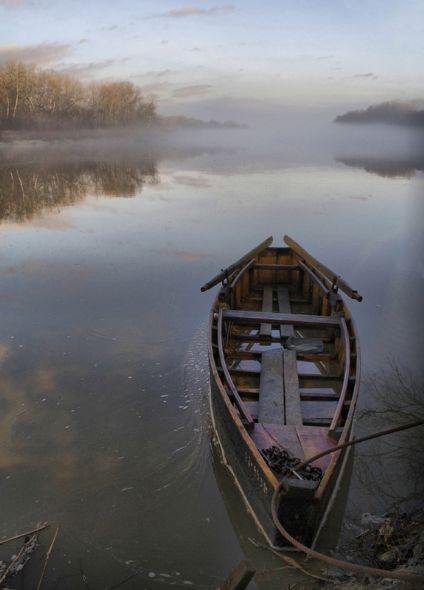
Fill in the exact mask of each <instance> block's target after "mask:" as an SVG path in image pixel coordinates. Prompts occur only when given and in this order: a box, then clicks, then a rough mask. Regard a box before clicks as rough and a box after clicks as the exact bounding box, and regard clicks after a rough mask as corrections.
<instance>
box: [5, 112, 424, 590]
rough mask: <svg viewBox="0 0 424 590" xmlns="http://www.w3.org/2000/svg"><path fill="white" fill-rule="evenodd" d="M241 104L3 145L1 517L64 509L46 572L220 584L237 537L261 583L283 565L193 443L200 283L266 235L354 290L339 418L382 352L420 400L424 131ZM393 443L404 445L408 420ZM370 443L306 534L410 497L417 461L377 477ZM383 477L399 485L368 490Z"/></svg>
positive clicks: (368, 404) (210, 458)
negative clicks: (219, 114) (263, 113)
mask: <svg viewBox="0 0 424 590" xmlns="http://www.w3.org/2000/svg"><path fill="white" fill-rule="evenodd" d="M240 119H242V114H241V115H240ZM241 122H243V121H241ZM247 122H248V123H249V128H247V129H240V130H234V131H230V130H216V131H210V130H204V131H202V130H196V131H190V130H180V131H172V132H161V133H154V132H152V131H150V132H146V131H143V130H132V131H131V132H128V131H124V130H122V131H120V132H117V131H114V132H113V133H112V132H98V133H96V134H94V135H89V136H88V135H85V136H84V137H78V136H74V137H70V138H68V139H66V140H59V139H57V138H55V137H53V136H52V137H50V138H49V139H48V140H38V139H32V140H21V141H16V142H7V143H6V142H4V143H3V144H0V248H1V250H0V272H1V276H2V288H1V291H0V306H1V310H0V312H1V315H2V331H1V335H0V364H1V369H2V371H1V376H0V386H1V390H2V396H1V399H0V408H1V410H2V413H1V416H0V437H1V438H0V440H1V444H2V453H1V454H0V479H1V481H2V485H1V486H0V505H1V506H2V516H3V518H2V528H1V535H4V536H10V535H12V534H13V533H14V532H15V531H20V530H26V529H28V528H30V527H31V526H32V525H33V524H36V523H37V522H38V521H41V520H48V521H49V522H51V523H52V526H56V525H60V538H59V539H58V548H59V549H58V551H56V552H55V553H54V554H53V555H52V558H51V567H50V566H49V571H48V573H47V576H46V581H45V582H46V583H45V587H46V588H56V587H59V588H65V589H66V588H69V589H73V588H76V589H79V588H86V587H87V583H88V584H89V586H90V588H92V589H97V588H107V587H109V586H112V585H113V584H118V583H119V582H121V581H122V580H124V579H126V578H129V577H130V576H134V577H133V578H131V579H130V580H129V581H128V582H127V583H126V584H125V586H124V587H125V588H134V589H135V588H168V587H169V585H171V584H172V585H177V586H185V587H187V586H190V585H191V586H193V587H196V588H197V587H199V588H216V587H217V586H218V585H219V584H220V583H221V582H222V580H223V579H224V578H225V577H226V575H227V574H228V573H229V571H230V570H231V569H232V568H233V567H234V565H235V564H236V563H237V562H238V561H239V560H240V559H241V558H242V557H243V556H244V555H248V556H249V558H250V559H252V560H253V562H254V564H255V565H256V567H257V569H258V570H259V572H260V574H259V575H258V582H257V583H258V585H259V587H261V588H273V587H275V584H276V580H281V570H280V569H279V568H280V567H281V566H282V565H284V564H281V562H280V561H279V560H278V559H277V558H275V557H274V556H272V554H270V553H268V552H266V551H264V550H262V549H260V548H258V547H255V546H254V545H253V544H252V543H251V542H250V541H249V539H254V540H256V541H257V542H258V543H262V540H261V538H260V535H259V533H258V532H257V531H256V529H255V528H254V526H253V525H252V523H251V522H250V521H249V519H248V518H247V516H246V514H245V512H244V509H243V507H242V504H241V502H240V498H239V497H238V496H237V492H236V491H235V490H234V487H233V486H232V484H231V480H230V479H229V478H228V474H227V473H226V471H225V469H223V466H222V465H221V464H220V462H219V458H217V457H216V456H215V455H214V454H213V453H212V452H211V449H210V444H209V435H208V412H209V409H208V403H207V393H208V367H207V355H206V321H207V316H208V311H209V307H210V305H211V302H212V299H213V296H214V293H213V292H208V293H206V294H200V291H199V287H200V285H201V284H203V283H204V282H205V281H206V280H207V279H208V278H210V277H211V276H213V275H215V274H216V272H217V271H219V269H221V268H223V267H225V266H226V265H227V263H231V262H232V261H233V260H234V259H236V258H238V257H239V256H240V255H242V254H243V253H244V252H245V251H247V250H248V249H250V248H251V247H252V246H254V245H255V244H256V243H258V242H260V241H261V240H262V239H264V238H265V237H267V236H268V235H274V243H275V244H277V245H278V244H281V243H282V236H283V235H284V234H286V233H287V234H289V235H291V236H292V237H293V238H294V239H296V240H297V241H299V242H300V243H301V244H302V245H304V247H305V248H306V249H308V250H309V251H310V252H311V253H313V254H314V255H315V256H316V257H317V258H318V259H319V260H322V261H323V262H324V263H326V264H327V265H328V266H329V267H330V268H334V270H335V271H337V272H338V273H340V274H341V275H342V276H343V277H344V278H345V279H346V280H347V281H348V282H349V283H350V284H352V285H353V287H354V288H355V289H358V290H359V291H360V292H361V293H362V294H363V296H364V300H363V302H362V303H360V304H359V303H356V302H351V304H350V308H351V310H352V313H353V317H354V319H355V321H356V324H357V328H358V333H359V338H360V342H361V348H362V363H363V386H362V390H361V397H360V403H359V412H358V417H359V420H358V421H357V424H356V434H358V435H360V434H363V433H366V432H369V431H370V430H371V429H372V428H374V426H373V419H374V418H375V416H374V415H373V412H374V413H375V411H376V410H377V409H378V408H379V404H380V399H379V395H380V393H381V392H380V393H379V391H380V389H381V388H382V390H383V391H384V383H385V382H386V383H391V384H392V385H393V384H395V383H396V379H398V378H399V372H398V369H397V368H400V370H401V372H402V374H403V375H407V376H408V379H409V378H410V379H413V380H414V382H415V383H416V386H413V385H411V388H412V390H413V389H414V387H416V389H417V390H418V392H419V395H418V396H415V397H414V396H413V395H412V397H411V394H410V393H408V391H409V390H410V389H411V388H410V389H408V388H407V391H406V393H405V396H406V398H407V399H413V403H414V404H416V405H418V409H417V412H420V411H422V403H423V400H422V383H423V378H424V376H423V370H422V361H421V356H422V350H423V348H424V337H423V331H422V324H423V319H424V318H423V310H422V292H423V282H424V266H423V259H422V252H423V251H424V248H423V245H424V244H423V229H422V220H423V209H424V206H423V203H424V191H423V188H424V184H423V179H424V157H423V153H424V151H423V150H422V149H421V148H422V146H423V143H422V137H421V136H420V135H419V134H418V133H416V132H412V131H406V130H403V129H400V128H394V127H374V126H369V127H354V126H350V125H335V124H332V123H331V118H330V117H328V119H325V122H324V123H321V122H318V118H317V117H316V116H311V117H309V116H306V115H304V116H302V117H301V116H300V114H297V113H294V114H293V116H292V117H291V118H290V117H287V116H286V118H285V120H281V121H280V120H278V119H277V120H275V119H274V124H273V125H270V124H269V121H268V122H267V121H265V119H262V120H261V121H255V120H252V121H251V122H250V121H247ZM396 367H397V368H396ZM376 380H377V381H378V383H379V384H380V389H376V388H375V387H374V386H373V384H375V382H376ZM385 380H386V381H385ZM408 396H409V397H408ZM408 403H409V402H408ZM411 403H412V402H411ZM420 405H421V406H420ZM411 407H412V406H411ZM420 407H421V409H420ZM386 409H387V408H386ZM361 412H363V413H366V420H365V417H364V418H361ZM377 417H378V416H377ZM388 419H389V418H388ZM390 420H395V418H393V415H390ZM377 422H378V421H377ZM378 426H380V424H379V423H378ZM408 445H410V447H408ZM402 446H403V448H406V452H407V454H408V453H409V454H411V453H412V452H419V451H417V441H416V437H415V438H414V439H413V438H412V437H411V438H409V439H408V438H404V439H402ZM418 448H419V447H418ZM380 451H381V448H380V446H378V445H375V446H373V445H372V444H369V445H367V446H366V448H364V449H362V448H359V449H358V450H357V451H356V453H355V458H354V459H355V460H354V462H353V466H352V478H351V482H350V483H351V485H350V487H349V485H348V484H349V481H348V482H346V483H345V485H344V488H343V490H342V494H341V498H340V500H339V509H338V510H339V514H338V516H339V518H338V519H337V518H335V519H334V522H332V523H330V525H329V527H328V530H327V531H326V533H325V538H324V539H323V543H324V544H327V545H328V544H331V543H332V542H333V539H334V538H337V536H338V533H339V529H340V528H341V533H342V537H346V536H347V535H348V534H350V532H351V531H352V530H356V529H355V528H354V527H355V526H357V525H358V524H359V523H360V520H361V515H362V514H363V513H364V512H371V513H382V512H384V511H385V510H387V509H389V508H390V507H392V506H393V504H394V503H396V502H399V501H400V500H401V496H402V495H403V497H405V498H408V499H409V502H410V503H412V504H413V503H414V501H416V497H417V490H418V491H420V487H419V486H420V485H421V484H420V482H419V480H418V477H415V478H414V475H415V476H418V471H417V470H416V471H415V474H414V470H413V469H411V465H410V464H405V462H404V461H403V460H401V458H399V457H397V455H396V453H394V455H393V458H392V460H391V462H390V467H389V473H385V470H386V468H387V464H386V463H385V462H384V461H381V460H379V459H375V461H374V462H373V460H372V455H373V453H376V452H380ZM369 455H370V456H371V457H369ZM364 464H365V465H366V468H364ZM370 465H371V466H372V467H371V469H370V468H369V466H370ZM391 474H394V476H395V478H396V479H398V480H399V481H401V482H402V486H399V487H401V488H402V489H398V490H390V493H387V495H385V491H386V492H389V490H388V488H385V490H384V489H383V490H382V491H381V493H379V494H375V493H374V486H375V481H377V480H378V481H379V482H381V481H383V477H387V478H388V479H390V475H391ZM373 478H375V479H373ZM395 487H396V486H395ZM346 498H347V500H346ZM344 501H347V509H346V513H345V517H344V520H343V524H342V523H341V515H342V514H343V508H344V506H343V504H344ZM405 505H407V503H406V504H405ZM233 525H234V526H233ZM349 527H350V528H349ZM59 540H60V544H59ZM43 543H45V545H47V544H48V541H47V536H46V537H45V538H43ZM1 558H2V554H0V559H1ZM36 566H37V564H31V563H30V564H29V565H28V576H29V578H30V577H31V572H32V571H34V572H35V571H38V570H37V567H36ZM31 568H33V569H31ZM284 571H285V576H286V575H287V578H285V580H286V581H287V583H289V582H291V583H295V582H296V583H299V581H300V580H299V577H298V576H297V575H296V574H295V573H292V572H290V571H289V570H284ZM33 575H35V574H33ZM309 581H310V580H309Z"/></svg>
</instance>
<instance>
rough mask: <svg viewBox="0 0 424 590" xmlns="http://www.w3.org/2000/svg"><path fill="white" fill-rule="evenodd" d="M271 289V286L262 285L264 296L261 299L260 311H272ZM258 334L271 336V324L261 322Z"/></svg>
mask: <svg viewBox="0 0 424 590" xmlns="http://www.w3.org/2000/svg"><path fill="white" fill-rule="evenodd" d="M272 301H273V290H272V288H271V287H264V296H263V299H262V311H267V312H272ZM259 334H260V336H271V334H272V325H271V324H261V326H260V329H259Z"/></svg>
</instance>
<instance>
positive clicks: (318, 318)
mask: <svg viewBox="0 0 424 590" xmlns="http://www.w3.org/2000/svg"><path fill="white" fill-rule="evenodd" d="M288 239H289V240H290V238H288ZM293 245H294V246H295V247H296V246H298V245H297V244H296V243H295V242H293ZM298 248H299V250H295V249H294V247H268V248H266V249H265V250H264V251H262V252H261V253H260V254H258V255H257V256H255V257H254V258H252V259H250V260H249V261H248V262H247V263H246V264H244V265H243V267H242V268H241V269H239V270H238V272H234V273H233V274H232V275H231V276H230V277H229V278H228V280H227V284H226V286H225V287H224V288H223V289H222V290H221V292H222V293H223V294H225V295H224V297H225V300H226V301H225V302H224V303H223V302H222V301H221V303H219V302H218V304H217V307H216V309H215V321H214V323H213V331H214V334H213V340H212V342H213V350H214V357H215V361H216V366H217V368H218V373H219V375H220V378H221V381H222V384H223V386H224V388H225V390H226V391H227V393H228V395H229V397H230V399H231V401H232V403H233V404H234V405H235V406H236V407H237V409H238V411H239V414H240V417H241V420H242V422H243V423H244V425H245V427H246V429H247V431H248V432H249V435H250V437H251V439H252V441H253V442H254V444H255V445H256V447H257V448H258V450H259V451H260V452H263V450H266V449H269V448H271V447H273V446H278V447H280V448H283V449H285V450H287V451H288V452H289V454H290V455H292V456H294V457H296V458H298V459H300V460H302V461H303V460H305V459H307V458H309V457H312V456H314V455H316V454H318V453H319V452H321V451H324V450H326V449H328V448H330V447H332V446H334V445H335V444H336V443H337V441H340V442H344V440H345V439H346V436H347V435H348V430H350V423H351V418H352V414H353V410H354V405H355V402H356V396H357V377H358V368H359V367H358V358H357V356H358V355H357V341H356V338H355V333H354V327H353V324H352V320H351V317H350V315H349V312H348V310H347V307H346V306H345V304H344V301H343V299H342V298H341V296H340V294H339V293H338V289H337V275H334V276H333V277H332V278H329V276H331V275H332V274H333V273H331V271H329V273H330V275H328V273H326V272H323V271H324V270H325V271H326V270H328V269H326V267H323V265H320V266H322V268H320V266H319V263H317V264H314V263H315V262H317V261H315V260H314V259H313V258H312V257H307V256H305V255H304V251H303V250H302V249H301V248H300V247H298ZM340 280H341V279H340ZM341 281H342V280H341ZM344 284H345V283H344V282H343V285H344ZM349 289H350V288H349ZM351 291H352V293H353V294H356V293H357V292H356V291H353V290H351ZM354 298H356V299H359V300H360V296H359V295H358V294H357V295H356V296H355V297H354ZM221 299H222V297H221ZM336 455H337V453H336ZM335 459H336V457H335V456H334V455H333V456H331V455H327V456H325V457H322V458H321V459H319V460H318V461H317V462H316V463H314V465H316V466H318V467H320V468H321V469H322V471H323V472H325V471H326V470H327V468H328V467H329V466H330V464H331V463H332V462H333V463H334V461H335ZM325 479H326V478H325V477H324V480H325Z"/></svg>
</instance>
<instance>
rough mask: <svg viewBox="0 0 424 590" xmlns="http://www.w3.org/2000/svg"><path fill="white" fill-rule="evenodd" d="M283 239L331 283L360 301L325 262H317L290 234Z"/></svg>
mask: <svg viewBox="0 0 424 590" xmlns="http://www.w3.org/2000/svg"><path fill="white" fill-rule="evenodd" d="M284 241H285V242H286V244H287V245H288V246H290V248H291V249H292V250H293V252H294V253H295V254H297V256H299V257H300V258H302V259H303V260H305V262H307V263H309V264H310V265H312V266H314V267H315V268H316V269H317V270H319V272H320V273H321V274H323V275H324V276H326V277H327V279H328V280H329V281H331V282H332V283H333V282H335V284H336V286H337V287H338V288H339V289H340V290H341V291H343V292H344V293H346V295H348V296H349V297H351V298H352V299H356V300H357V301H362V295H360V294H359V293H358V291H356V290H355V289H352V287H350V286H349V285H348V284H347V283H346V281H345V280H344V279H342V277H341V276H339V275H338V274H336V273H335V272H333V271H332V270H330V269H329V268H328V267H327V266H325V264H322V262H319V261H318V260H317V259H316V258H314V257H313V256H312V255H311V254H309V252H307V251H306V250H305V249H304V248H302V246H300V244H298V243H297V242H295V241H294V240H293V239H292V238H291V237H290V236H284Z"/></svg>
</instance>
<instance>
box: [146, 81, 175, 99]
mask: <svg viewBox="0 0 424 590" xmlns="http://www.w3.org/2000/svg"><path fill="white" fill-rule="evenodd" d="M170 88H171V84H170V83H169V82H151V83H150V84H142V85H141V86H140V90H141V92H142V93H143V94H148V95H149V96H150V95H152V94H154V95H155V96H156V97H157V96H158V94H157V93H158V92H166V91H167V90H169V89H170Z"/></svg>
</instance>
